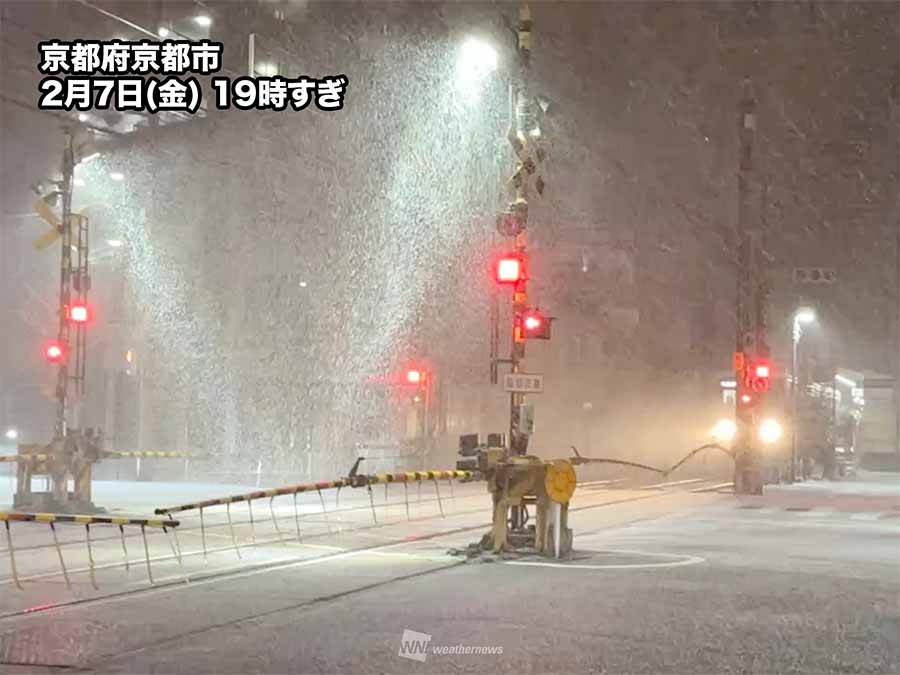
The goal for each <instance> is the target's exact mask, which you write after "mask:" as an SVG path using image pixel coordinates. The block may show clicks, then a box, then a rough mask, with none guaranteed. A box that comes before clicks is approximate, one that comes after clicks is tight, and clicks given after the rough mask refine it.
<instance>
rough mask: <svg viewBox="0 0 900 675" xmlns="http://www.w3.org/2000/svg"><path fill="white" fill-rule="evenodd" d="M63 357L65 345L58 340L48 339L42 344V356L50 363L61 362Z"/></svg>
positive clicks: (64, 355)
mask: <svg viewBox="0 0 900 675" xmlns="http://www.w3.org/2000/svg"><path fill="white" fill-rule="evenodd" d="M65 357H66V350H65V347H63V345H62V343H60V341H59V340H48V341H47V343H46V344H45V345H44V358H45V359H47V361H49V362H50V363H62V361H63V360H64V359H65Z"/></svg>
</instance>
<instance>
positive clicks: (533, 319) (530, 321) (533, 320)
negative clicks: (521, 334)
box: [525, 314, 544, 332]
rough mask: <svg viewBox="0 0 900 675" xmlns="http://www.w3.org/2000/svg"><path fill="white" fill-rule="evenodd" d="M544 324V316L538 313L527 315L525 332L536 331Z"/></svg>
mask: <svg viewBox="0 0 900 675" xmlns="http://www.w3.org/2000/svg"><path fill="white" fill-rule="evenodd" d="M543 324H544V319H543V317H541V316H539V315H536V314H527V315H526V316H525V332H534V331H536V330H537V329H538V328H540V327H541V326H542V325H543Z"/></svg>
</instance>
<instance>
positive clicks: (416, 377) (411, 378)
mask: <svg viewBox="0 0 900 675" xmlns="http://www.w3.org/2000/svg"><path fill="white" fill-rule="evenodd" d="M424 380H425V373H423V372H422V371H421V370H407V371H406V382H407V383H408V384H422V382H423V381H424Z"/></svg>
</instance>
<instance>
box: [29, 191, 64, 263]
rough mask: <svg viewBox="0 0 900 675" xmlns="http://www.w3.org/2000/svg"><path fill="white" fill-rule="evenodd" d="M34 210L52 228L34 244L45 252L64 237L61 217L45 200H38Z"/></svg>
mask: <svg viewBox="0 0 900 675" xmlns="http://www.w3.org/2000/svg"><path fill="white" fill-rule="evenodd" d="M34 210H35V211H36V212H37V214H38V215H39V216H40V217H41V219H42V220H43V221H44V222H46V223H47V224H48V225H49V226H50V229H49V230H47V232H46V233H45V234H43V235H41V236H40V237H38V238H37V239H35V240H34V242H32V244H33V246H34V247H35V248H36V249H37V250H38V251H43V250H44V249H45V248H47V247H48V246H50V244H52V243H53V242H55V241H56V240H57V239H59V238H60V237H61V236H62V221H60V219H59V217H58V216H57V215H56V214H55V213H54V212H53V209H51V208H50V206H49V205H48V204H47V202H46V201H44V200H43V199H38V200H37V201H36V202H35V203H34Z"/></svg>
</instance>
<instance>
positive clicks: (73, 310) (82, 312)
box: [69, 302, 91, 324]
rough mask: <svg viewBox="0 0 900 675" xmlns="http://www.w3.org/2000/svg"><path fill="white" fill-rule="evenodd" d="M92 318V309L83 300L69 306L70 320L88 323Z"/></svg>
mask: <svg viewBox="0 0 900 675" xmlns="http://www.w3.org/2000/svg"><path fill="white" fill-rule="evenodd" d="M90 320H91V310H90V308H89V307H88V306H87V305H86V304H84V303H83V302H76V303H73V304H72V305H71V306H70V307H69V321H71V322H72V323H80V324H86V323H87V322H88V321H90Z"/></svg>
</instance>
